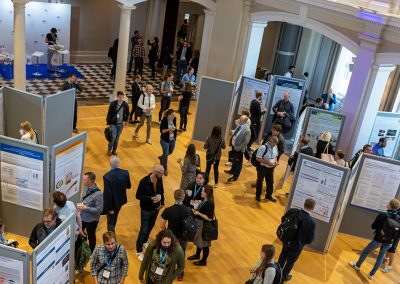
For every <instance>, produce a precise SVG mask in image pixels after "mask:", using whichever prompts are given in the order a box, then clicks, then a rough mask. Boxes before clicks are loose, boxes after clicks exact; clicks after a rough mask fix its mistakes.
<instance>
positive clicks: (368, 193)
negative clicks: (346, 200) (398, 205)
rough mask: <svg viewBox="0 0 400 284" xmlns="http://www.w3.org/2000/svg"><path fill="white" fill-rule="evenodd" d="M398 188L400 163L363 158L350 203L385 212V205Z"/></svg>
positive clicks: (399, 187) (393, 196)
mask: <svg viewBox="0 0 400 284" xmlns="http://www.w3.org/2000/svg"><path fill="white" fill-rule="evenodd" d="M399 189H400V165H399V164H393V163H386V162H384V161H378V160H375V159H371V158H368V157H367V156H366V157H365V159H364V162H363V164H362V166H361V172H360V176H359V177H358V180H357V185H356V189H355V191H354V195H353V199H352V201H351V204H352V205H356V206H360V207H364V208H367V209H372V210H376V211H381V212H386V205H387V204H388V203H389V201H390V200H391V199H392V198H395V197H396V196H397V194H398V192H399Z"/></svg>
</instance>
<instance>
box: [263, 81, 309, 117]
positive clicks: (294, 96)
mask: <svg viewBox="0 0 400 284" xmlns="http://www.w3.org/2000/svg"><path fill="white" fill-rule="evenodd" d="M274 84H275V89H274V93H273V97H272V104H271V112H270V114H272V115H273V114H274V112H273V110H272V108H273V107H274V105H275V104H276V103H277V102H278V101H280V100H281V99H283V94H284V93H286V92H288V93H289V101H290V102H291V103H292V104H293V109H294V116H297V112H298V111H299V108H300V106H301V104H302V103H303V102H302V100H301V99H302V95H303V90H304V84H305V81H304V80H297V79H290V78H285V77H280V76H275V78H274Z"/></svg>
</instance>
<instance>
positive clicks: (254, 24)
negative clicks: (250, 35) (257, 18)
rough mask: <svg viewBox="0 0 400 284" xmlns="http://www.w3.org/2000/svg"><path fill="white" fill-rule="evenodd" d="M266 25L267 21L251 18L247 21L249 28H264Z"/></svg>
mask: <svg viewBox="0 0 400 284" xmlns="http://www.w3.org/2000/svg"><path fill="white" fill-rule="evenodd" d="M267 25H268V23H260V22H253V21H251V20H250V21H249V26H250V28H256V29H257V28H258V29H264V28H265V27H266V26H267Z"/></svg>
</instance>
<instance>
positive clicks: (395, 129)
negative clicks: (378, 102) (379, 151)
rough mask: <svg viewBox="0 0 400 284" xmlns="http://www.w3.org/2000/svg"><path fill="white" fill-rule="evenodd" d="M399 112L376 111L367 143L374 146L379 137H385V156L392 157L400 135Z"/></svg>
mask: <svg viewBox="0 0 400 284" xmlns="http://www.w3.org/2000/svg"><path fill="white" fill-rule="evenodd" d="M399 132H400V113H392V112H381V111H380V112H378V113H377V114H376V118H375V122H374V126H373V128H372V131H371V136H370V137H369V141H368V144H370V145H371V146H374V145H375V144H376V143H378V142H379V139H380V138H386V141H387V143H386V147H385V149H384V153H385V156H386V157H388V158H391V159H394V158H395V156H396V154H397V147H398V145H399V139H400V138H399V137H400V133H399Z"/></svg>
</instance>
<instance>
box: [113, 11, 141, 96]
mask: <svg viewBox="0 0 400 284" xmlns="http://www.w3.org/2000/svg"><path fill="white" fill-rule="evenodd" d="M118 6H119V7H120V8H121V19H120V24H119V42H118V57H117V70H116V73H115V86H114V93H113V94H112V95H111V96H110V101H113V100H115V98H116V95H117V92H118V91H122V92H124V93H125V84H126V71H127V62H128V53H129V30H130V26H131V13H132V10H134V9H135V8H136V7H135V6H126V5H123V4H120V5H118Z"/></svg>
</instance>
